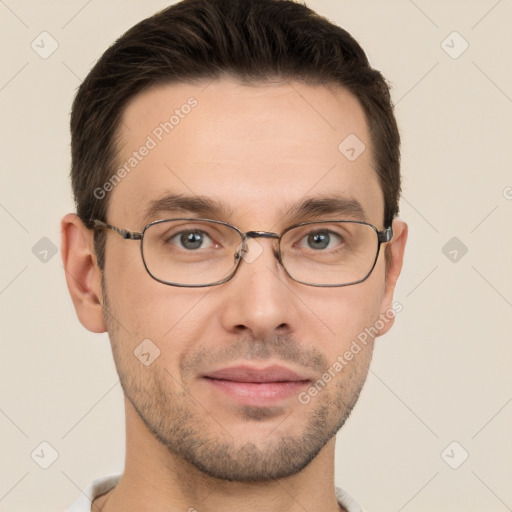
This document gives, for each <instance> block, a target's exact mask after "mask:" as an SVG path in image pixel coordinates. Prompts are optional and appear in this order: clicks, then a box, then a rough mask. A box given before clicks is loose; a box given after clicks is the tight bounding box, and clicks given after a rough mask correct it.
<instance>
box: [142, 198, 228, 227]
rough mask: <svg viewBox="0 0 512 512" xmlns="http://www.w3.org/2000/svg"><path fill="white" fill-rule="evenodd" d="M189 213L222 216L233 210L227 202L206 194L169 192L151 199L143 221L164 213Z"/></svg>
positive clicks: (209, 216)
mask: <svg viewBox="0 0 512 512" xmlns="http://www.w3.org/2000/svg"><path fill="white" fill-rule="evenodd" d="M174 212H176V213H187V214H194V215H199V216H200V217H208V218H212V217H214V218H220V217H229V216H231V215H232V214H233V210H232V209H231V208H229V207H228V206H227V205H226V204H224V203H223V202H221V201H218V200H216V199H212V198H210V197H206V196H186V195H183V194H169V195H166V196H165V197H162V198H160V199H154V200H153V201H151V202H150V203H149V204H148V206H147V207H146V209H145V211H144V216H143V221H144V222H151V221H152V220H154V219H156V218H158V217H160V216H161V215H162V214H164V213H165V214H170V213H174Z"/></svg>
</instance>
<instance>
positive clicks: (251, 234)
mask: <svg viewBox="0 0 512 512" xmlns="http://www.w3.org/2000/svg"><path fill="white" fill-rule="evenodd" d="M177 220H186V221H195V222H197V221H206V222H211V223H214V224H222V225H223V226H226V227H229V228H231V229H234V230H235V231H236V232H237V233H238V234H239V235H240V238H241V240H242V250H241V251H240V252H236V253H235V255H234V256H235V260H238V261H237V263H236V265H235V267H234V269H233V272H231V274H230V275H229V276H227V277H225V278H224V279H221V280H220V281H215V282H214V283H209V284H181V283H173V282H171V281H165V280H163V279H160V278H158V277H157V276H155V275H154V274H152V273H151V271H150V270H149V268H148V266H147V264H146V259H145V258H144V249H143V238H144V233H145V232H146V230H147V229H148V228H150V227H151V226H153V225H155V224H162V223H164V222H169V221H177ZM91 222H92V223H93V225H94V229H98V228H105V229H110V230H112V231H113V232H114V233H117V234H118V235H119V236H121V237H122V238H124V239H125V240H140V253H141V257H142V262H143V263H144V268H145V269H146V271H147V273H148V274H149V275H150V276H151V277H152V278H153V279H154V280H155V281H158V282H160V283H162V284H166V285H169V286H178V287H181V288H206V287H208V286H217V285H219V284H223V283H226V282H227V281H229V280H230V279H232V278H233V277H234V275H235V274H236V272H237V270H238V268H239V267H240V262H241V261H242V259H243V258H242V257H241V253H243V252H245V247H246V242H247V240H248V239H249V238H274V239H277V240H278V245H277V253H276V252H274V255H275V257H276V258H277V261H278V262H279V264H280V265H281V267H283V269H284V271H285V272H286V274H287V275H288V277H289V278H290V279H292V280H293V281H295V282H297V283H300V284H304V285H307V286H316V287H321V288H333V287H342V286H352V285H354V284H359V283H362V282H363V281H365V280H366V279H368V277H369V276H370V274H371V273H372V272H373V269H374V268H375V265H376V263H377V259H378V257H379V253H380V247H381V245H382V244H384V243H387V242H390V241H391V239H392V238H393V228H392V226H388V227H387V228H386V229H384V230H382V231H379V230H378V229H377V228H376V227H375V226H374V225H373V224H370V223H369V222H365V221H361V220H334V221H333V220H317V221H310V222H302V223H299V224H294V225H293V226H289V227H288V228H286V229H285V230H284V231H283V232H282V233H281V234H278V233H272V232H269V231H247V232H246V233H244V232H243V231H241V230H240V229H238V228H237V227H236V226H233V225H232V224H228V223H227V222H224V221H221V220H214V219H202V218H196V217H179V218H173V219H161V220H155V221H153V222H150V223H149V224H146V225H145V226H144V228H143V229H142V231H129V230H127V229H124V228H119V227H116V226H112V225H111V224H107V223H106V222H103V221H101V220H98V219H92V220H91ZM329 222H339V223H342V222H346V223H352V224H364V225H366V226H370V227H371V228H372V229H373V230H374V231H375V233H376V235H377V241H378V245H377V251H376V252H375V259H374V260H373V264H372V266H371V268H370V270H369V271H368V273H367V274H366V275H365V276H364V277H363V278H362V279H359V280H357V281H353V282H351V283H344V284H315V283H306V282H304V281H299V280H298V279H295V278H294V277H293V276H291V275H290V273H289V272H288V270H287V269H286V267H285V266H284V265H283V262H282V259H281V244H280V242H281V238H282V237H283V235H284V234H285V233H287V232H288V231H290V230H291V229H294V228H297V227H300V226H306V225H308V224H325V223H329Z"/></svg>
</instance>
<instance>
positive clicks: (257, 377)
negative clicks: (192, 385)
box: [205, 365, 309, 382]
mask: <svg viewBox="0 0 512 512" xmlns="http://www.w3.org/2000/svg"><path fill="white" fill-rule="evenodd" d="M205 377H207V378H211V379H217V380H229V381H234V382H297V381H305V380H309V379H308V378H307V377H304V376H301V375H299V374H298V373H295V372H294V371H292V370H290V369H288V368H285V367H283V366H277V365H274V366H269V367H267V368H262V369H257V368H251V367H248V366H234V367H231V368H223V369H221V370H216V371H214V372H210V373H208V374H206V375H205Z"/></svg>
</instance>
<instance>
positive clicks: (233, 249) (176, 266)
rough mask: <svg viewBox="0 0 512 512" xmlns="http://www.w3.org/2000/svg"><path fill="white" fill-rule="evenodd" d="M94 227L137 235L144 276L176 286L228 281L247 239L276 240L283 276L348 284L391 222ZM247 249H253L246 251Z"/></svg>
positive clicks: (244, 255)
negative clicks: (273, 227) (380, 225)
mask: <svg viewBox="0 0 512 512" xmlns="http://www.w3.org/2000/svg"><path fill="white" fill-rule="evenodd" d="M93 224H94V227H95V228H106V229H110V230H112V231H114V232H115V233H117V234H118V235H120V236H122V237H123V238H124V239H128V240H140V241H141V255H142V260H143V262H144V266H145V267H146V270H147V272H148V273H149V275H150V276H151V277H152V278H153V279H155V280H157V281H159V282H161V283H164V284H167V285H170V286H182V287H191V288H192V287H204V286H215V285H219V284H222V283H225V282H226V281H229V280H230V279H231V278H232V277H233V276H234V275H235V273H236V271H237V270H238V267H239V266H240V263H241V262H242V259H244V260H246V261H247V262H251V261H253V260H254V259H255V258H256V257H257V256H258V255H259V253H258V254H255V252H256V249H259V250H260V251H261V248H259V247H258V246H253V248H252V249H251V248H250V247H249V244H248V242H249V239H251V238H273V239H275V240H276V242H277V243H276V246H275V250H274V255H275V257H276V258H277V260H278V261H279V263H280V264H281V266H282V267H283V269H284V270H285V271H286V273H287V274H288V276H289V277H290V278H291V279H293V280H294V281H297V282H298V283H302V284H305V285H309V286H349V285H353V284H358V283H361V282H362V281H364V280H365V279H367V278H368V276H369V275H370V274H371V273H372V271H373V269H374V267H375V264H376V262H377V258H378V256H379V251H380V246H381V244H383V243H386V242H389V241H390V240H391V239H392V238H393V230H392V228H391V226H389V227H388V228H386V229H384V230H383V231H379V230H378V229H377V228H376V227H375V226H373V225H372V224H369V223H367V222H363V221H355V220H334V221H333V220H326V221H322V220H318V221H313V222H303V223H301V224H296V225H294V226H290V227H289V228H287V229H285V230H284V231H283V232H282V233H281V234H277V233H270V232H267V231H248V232H247V233H243V232H242V231H240V230H239V229H238V228H236V227H235V226H232V225H230V224H227V223H226V222H222V221H219V220H212V219H196V218H179V219H164V220H157V221H155V222H151V223H150V224H148V225H146V226H145V227H144V229H143V230H142V231H141V232H133V231H128V230H126V229H122V228H118V227H115V226H112V225H110V224H106V223H105V222H102V221H100V220H94V221H93ZM251 251H253V253H252V255H251Z"/></svg>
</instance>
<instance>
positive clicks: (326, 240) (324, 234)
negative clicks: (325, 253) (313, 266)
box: [299, 230, 343, 250]
mask: <svg viewBox="0 0 512 512" xmlns="http://www.w3.org/2000/svg"><path fill="white" fill-rule="evenodd" d="M342 241H343V239H342V238H341V236H340V235H338V234H337V233H334V232H333V231H328V230H322V231H313V232H311V233H309V234H308V235H306V236H305V237H303V238H302V240H301V241H300V242H299V247H300V248H302V249H304V248H306V249H314V250H322V249H332V248H333V247H335V246H337V245H339V244H340V243H341V242H342Z"/></svg>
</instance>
